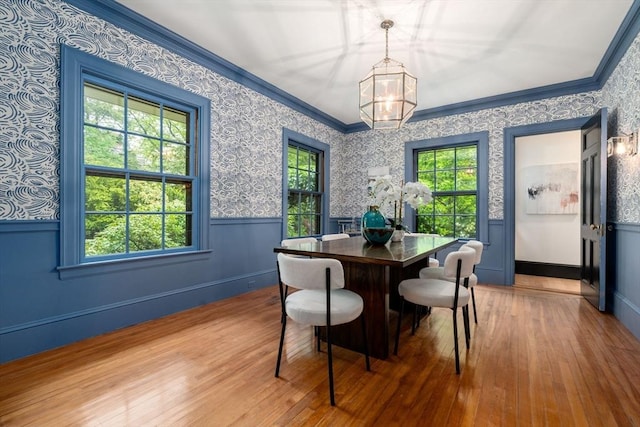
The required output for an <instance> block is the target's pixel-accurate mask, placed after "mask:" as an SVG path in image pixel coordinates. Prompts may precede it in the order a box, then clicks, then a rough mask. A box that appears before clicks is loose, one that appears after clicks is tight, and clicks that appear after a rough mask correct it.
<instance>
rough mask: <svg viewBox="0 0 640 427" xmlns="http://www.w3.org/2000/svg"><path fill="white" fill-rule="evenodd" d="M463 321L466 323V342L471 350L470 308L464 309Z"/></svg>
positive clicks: (466, 306) (465, 307)
mask: <svg viewBox="0 0 640 427" xmlns="http://www.w3.org/2000/svg"><path fill="white" fill-rule="evenodd" d="M462 320H463V321H464V341H465V343H466V344H467V350H469V342H470V341H471V330H470V329H469V306H468V305H465V306H464V307H462Z"/></svg>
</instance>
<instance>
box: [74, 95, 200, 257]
mask: <svg viewBox="0 0 640 427" xmlns="http://www.w3.org/2000/svg"><path fill="white" fill-rule="evenodd" d="M83 106H84V127H83V129H84V151H83V152H84V196H85V197H84V200H85V206H84V208H85V221H84V236H85V245H84V251H85V256H86V257H93V256H110V255H116V254H128V253H135V252H140V251H159V250H166V249H172V248H180V247H187V246H190V245H191V244H192V239H193V236H192V218H193V212H192V209H193V207H192V199H193V195H192V181H193V178H194V177H193V175H192V174H191V171H190V169H191V166H190V150H191V144H190V141H189V138H190V135H189V129H190V113H189V112H185V111H180V110H176V109H174V108H170V107H168V106H165V105H163V104H160V103H155V102H149V101H146V100H144V99H141V98H139V97H134V96H131V95H130V94H128V93H126V92H120V91H117V90H112V89H109V88H105V87H101V86H97V85H93V84H89V83H86V84H85V85H84V104H83Z"/></svg>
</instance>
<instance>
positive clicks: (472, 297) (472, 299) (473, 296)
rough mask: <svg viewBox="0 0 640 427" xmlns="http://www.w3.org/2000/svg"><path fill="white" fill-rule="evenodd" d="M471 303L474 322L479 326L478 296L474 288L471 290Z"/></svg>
mask: <svg viewBox="0 0 640 427" xmlns="http://www.w3.org/2000/svg"><path fill="white" fill-rule="evenodd" d="M471 302H472V303H473V320H474V322H475V323H476V325H477V324H478V314H477V313H476V295H475V293H474V292H473V288H471Z"/></svg>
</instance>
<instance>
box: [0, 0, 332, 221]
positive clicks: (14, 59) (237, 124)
mask: <svg viewBox="0 0 640 427" xmlns="http://www.w3.org/2000/svg"><path fill="white" fill-rule="evenodd" d="M0 27H1V28H2V31H1V32H0V220H7V219H14V220H45V219H58V218H59V209H58V208H59V200H60V194H59V185H58V181H59V170H58V169H59V149H60V144H59V67H60V49H59V45H60V43H64V44H67V45H69V46H72V47H75V48H78V49H80V50H83V51H85V52H89V53H91V54H93V55H96V56H97V57H100V58H103V59H107V60H109V61H112V62H114V63H118V64H121V65H124V66H126V67H128V68H131V69H134V70H136V71H139V72H141V73H143V74H146V75H149V76H152V77H154V78H156V79H158V80H162V81H164V82H167V83H170V84H173V85H175V86H179V87H181V88H184V89H187V90H190V91H192V92H195V93H197V94H199V95H203V96H206V97H208V98H209V99H211V101H212V114H211V116H212V123H211V178H212V179H211V216H212V217H278V216H281V211H282V206H281V194H282V166H281V161H280V159H281V158H282V128H283V127H286V128H289V129H291V130H294V131H296V132H299V133H302V134H304V135H307V136H309V137H311V138H315V139H317V140H320V141H322V142H324V143H326V144H329V145H330V146H335V145H336V143H338V142H340V141H342V140H343V138H344V135H342V134H341V133H340V132H338V131H335V130H333V129H331V128H329V127H328V126H326V125H323V124H320V123H318V122H317V121H315V120H313V119H311V118H309V117H307V116H305V115H303V114H300V113H297V112H295V111H293V110H292V109H290V108H288V107H286V106H284V105H282V104H279V103H277V102H275V101H273V100H271V99H269V98H267V97H265V96H263V95H260V94H258V93H256V92H254V91H252V90H250V89H247V88H246V87H244V86H242V85H240V84H238V83H236V82H233V81H231V80H229V79H227V78H224V77H221V76H220V75H218V74H216V73H214V72H211V71H210V70H208V69H206V68H205V67H202V66H200V65H197V64H194V63H192V62H189V61H187V60H186V59H184V58H182V57H180V56H179V55H176V54H174V53H172V52H169V51H167V50H165V49H163V48H161V47H159V46H157V45H154V44H152V43H149V42H147V41H145V40H144V39H141V38H140V37H137V36H135V35H132V34H130V33H128V32H126V31H124V30H121V29H119V28H117V27H115V26H113V25H111V24H109V23H107V22H105V21H103V20H100V19H97V18H95V17H93V16H91V15H88V14H86V13H84V12H82V11H80V10H78V9H76V8H74V7H72V6H70V5H68V4H67V3H64V2H62V1H59V0H39V1H34V0H11V1H9V2H6V1H3V2H0Z"/></svg>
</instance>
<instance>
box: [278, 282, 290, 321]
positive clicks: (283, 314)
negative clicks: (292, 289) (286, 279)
mask: <svg viewBox="0 0 640 427" xmlns="http://www.w3.org/2000/svg"><path fill="white" fill-rule="evenodd" d="M288 293H289V286H287V285H284V295H283V296H282V298H284V300H286V299H287V294H288ZM284 300H283V301H284ZM282 306H283V307H284V302H283V303H282ZM285 317H287V314H286V313H285V312H284V310H283V311H282V317H281V318H280V323H284V318H285Z"/></svg>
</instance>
